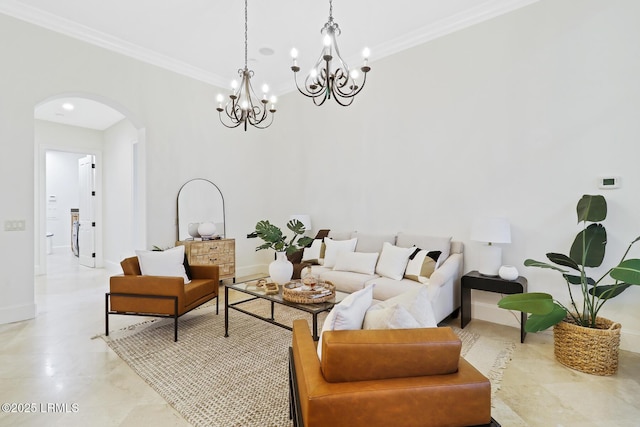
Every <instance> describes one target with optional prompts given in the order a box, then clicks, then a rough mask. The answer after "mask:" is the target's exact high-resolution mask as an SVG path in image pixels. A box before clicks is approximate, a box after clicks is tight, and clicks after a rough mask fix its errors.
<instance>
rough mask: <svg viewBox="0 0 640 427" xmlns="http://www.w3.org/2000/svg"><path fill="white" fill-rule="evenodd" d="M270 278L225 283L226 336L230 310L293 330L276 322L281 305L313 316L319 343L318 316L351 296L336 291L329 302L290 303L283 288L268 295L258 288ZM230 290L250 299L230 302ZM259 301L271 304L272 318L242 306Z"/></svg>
mask: <svg viewBox="0 0 640 427" xmlns="http://www.w3.org/2000/svg"><path fill="white" fill-rule="evenodd" d="M268 277H269V276H263V277H257V278H252V279H251V280H247V281H239V282H237V283H225V285H224V336H225V337H228V336H229V310H236V311H239V312H241V313H244V314H247V315H249V316H253V317H255V318H257V319H260V320H263V321H265V322H268V323H271V324H273V325H277V326H280V327H281V328H285V329H288V330H291V329H292V328H291V326H289V325H284V324H282V323H280V322H278V321H276V320H275V317H274V311H275V305H276V304H280V305H284V306H287V307H291V308H295V309H296V310H300V311H304V312H306V313H309V314H311V317H312V319H313V327H312V329H311V330H312V332H313V339H314V340H315V341H318V339H319V337H318V314H320V313H323V312H325V311H329V310H331V309H332V308H333V306H334V305H336V304H337V303H339V302H340V301H342V300H343V299H344V298H346V297H347V296H348V295H349V294H348V293H345V292H340V291H336V296H335V297H334V298H332V299H330V300H329V301H325V302H321V303H315V304H299V303H295V302H290V301H287V300H285V299H283V298H282V286H279V287H278V288H279V289H278V293H277V294H272V295H267V293H266V290H265V289H264V288H263V287H258V286H256V285H257V284H258V281H259V280H260V279H261V278H262V279H268ZM229 289H231V290H234V291H237V292H241V293H243V294H247V295H250V296H251V297H250V298H247V299H243V300H240V301H236V302H229ZM258 299H262V300H266V301H269V302H270V303H271V317H265V316H261V315H259V314H256V313H252V312H250V311H248V310H245V309H244V308H241V307H240V306H241V305H242V304H246V303H248V302H250V301H255V300H258Z"/></svg>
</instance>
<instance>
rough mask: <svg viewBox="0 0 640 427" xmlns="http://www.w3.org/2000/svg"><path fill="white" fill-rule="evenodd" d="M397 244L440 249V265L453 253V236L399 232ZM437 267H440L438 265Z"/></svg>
mask: <svg viewBox="0 0 640 427" xmlns="http://www.w3.org/2000/svg"><path fill="white" fill-rule="evenodd" d="M396 245H398V246H401V247H403V248H410V247H412V246H415V247H417V248H421V249H426V250H427V251H440V252H441V255H440V257H439V258H438V261H439V263H438V265H440V264H442V263H443V262H445V261H446V260H447V258H449V254H450V253H451V237H436V236H425V235H421V234H408V233H398V240H397V241H396ZM436 268H438V267H437V266H436Z"/></svg>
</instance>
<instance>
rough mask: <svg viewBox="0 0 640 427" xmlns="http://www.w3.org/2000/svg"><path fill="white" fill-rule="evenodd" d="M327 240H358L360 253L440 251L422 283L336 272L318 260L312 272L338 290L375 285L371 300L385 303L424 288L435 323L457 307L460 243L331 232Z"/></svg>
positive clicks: (415, 236)
mask: <svg viewBox="0 0 640 427" xmlns="http://www.w3.org/2000/svg"><path fill="white" fill-rule="evenodd" d="M329 237H330V238H331V239H333V240H335V241H344V240H350V239H354V238H355V239H357V242H356V246H355V252H360V253H374V252H376V253H378V254H381V252H382V249H383V246H384V244H385V242H388V243H389V244H391V245H394V246H396V247H401V248H412V247H415V248H420V249H425V250H428V251H440V252H441V255H440V258H438V263H437V267H436V269H435V270H434V271H433V273H432V274H431V276H430V277H429V278H428V279H426V280H425V281H424V283H421V282H419V281H415V280H410V279H407V278H402V279H400V280H395V279H392V278H389V277H385V276H383V275H381V274H379V272H375V271H374V272H373V274H364V273H362V272H354V271H349V268H347V269H344V267H343V266H340V265H336V266H335V267H338V269H336V268H334V267H327V266H325V265H322V264H323V259H319V263H320V265H313V266H312V273H313V274H314V275H316V276H318V277H319V278H320V279H321V280H326V281H329V282H331V283H333V284H334V285H335V286H336V289H337V290H339V291H342V292H347V293H352V292H355V291H357V290H360V289H363V288H364V287H365V286H367V285H370V284H375V287H374V289H373V298H374V300H377V301H384V300H387V299H389V298H392V297H394V296H397V295H399V294H401V293H403V292H406V291H409V290H412V289H416V288H418V287H420V286H426V287H427V291H428V296H429V301H430V302H431V305H432V307H433V313H434V316H435V320H436V321H437V322H440V321H442V320H444V319H445V318H446V317H448V316H449V315H451V314H452V313H454V312H456V310H457V309H458V308H459V307H460V277H461V276H462V265H463V248H464V246H463V244H462V242H458V241H452V240H451V238H450V237H435V236H426V235H420V234H410V233H398V234H371V233H359V232H338V233H336V232H330V233H329ZM379 261H380V258H378V264H379ZM338 264H340V263H338ZM377 267H378V265H376V270H377ZM303 274H304V273H303Z"/></svg>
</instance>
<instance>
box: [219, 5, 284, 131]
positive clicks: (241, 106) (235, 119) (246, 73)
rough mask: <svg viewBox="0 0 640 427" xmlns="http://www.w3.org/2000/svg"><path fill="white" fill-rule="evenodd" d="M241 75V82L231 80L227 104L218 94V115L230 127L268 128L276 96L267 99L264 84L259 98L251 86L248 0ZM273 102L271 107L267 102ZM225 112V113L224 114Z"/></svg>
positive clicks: (271, 121) (271, 120)
mask: <svg viewBox="0 0 640 427" xmlns="http://www.w3.org/2000/svg"><path fill="white" fill-rule="evenodd" d="M238 75H239V76H240V77H241V81H240V84H238V82H237V81H236V80H233V81H232V82H231V95H229V100H228V101H227V104H226V105H225V106H224V107H223V106H222V103H223V102H224V96H222V94H218V98H217V101H218V108H216V110H218V115H219V116H220V122H221V123H222V124H223V125H224V126H226V127H228V128H236V127H238V126H240V125H244V130H245V131H246V130H247V125H251V126H253V127H255V128H258V129H266V128H268V127H269V126H271V123H273V115H274V114H275V112H276V107H275V103H276V97H275V96H271V98H270V99H269V100H267V92H269V86H267V85H266V84H265V85H263V86H262V92H263V95H262V99H260V98H258V97H257V96H256V94H255V92H254V91H253V87H252V86H251V77H253V70H249V69H248V68H247V0H244V68H241V69H239V70H238ZM269 102H270V103H271V108H267V104H268V103H269ZM223 112H224V115H223V114H222V113H223Z"/></svg>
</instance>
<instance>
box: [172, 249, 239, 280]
mask: <svg viewBox="0 0 640 427" xmlns="http://www.w3.org/2000/svg"><path fill="white" fill-rule="evenodd" d="M176 245H183V246H184V253H185V254H186V255H187V260H188V261H189V265H217V266H218V268H219V272H220V280H223V279H233V281H234V282H235V279H236V241H235V239H218V240H179V241H178V242H176Z"/></svg>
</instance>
